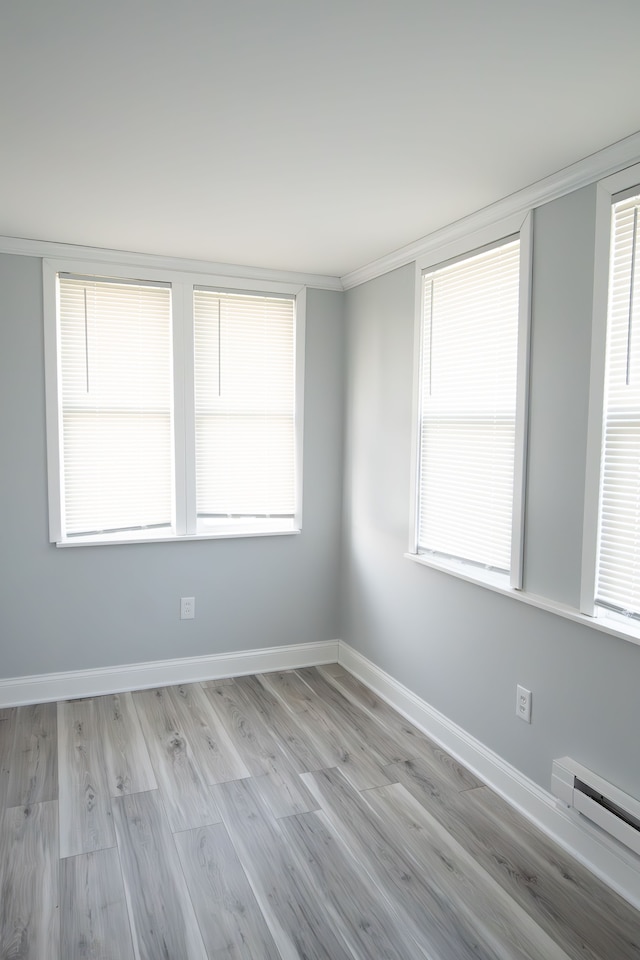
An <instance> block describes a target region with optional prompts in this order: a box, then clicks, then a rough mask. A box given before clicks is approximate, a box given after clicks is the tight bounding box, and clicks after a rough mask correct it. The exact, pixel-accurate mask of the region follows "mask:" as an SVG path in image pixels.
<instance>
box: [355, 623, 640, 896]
mask: <svg viewBox="0 0 640 960" xmlns="http://www.w3.org/2000/svg"><path fill="white" fill-rule="evenodd" d="M338 662H339V663H340V664H342V666H344V667H345V669H347V670H349V672H350V673H352V674H353V675H354V676H356V677H358V679H359V680H361V681H362V682H363V683H365V684H366V685H367V686H368V687H370V689H371V690H373V691H375V693H377V694H378V695H379V696H380V697H381V698H382V699H383V700H385V701H386V702H387V703H389V704H390V705H391V706H392V707H393V708H394V710H397V711H398V713H401V714H402V715H403V716H404V717H406V718H407V719H408V720H410V721H411V722H412V723H413V724H415V726H417V727H418V728H419V729H420V730H423V731H424V733H426V734H427V735H428V736H429V737H431V738H432V739H433V740H435V741H436V742H437V743H439V744H440V745H441V746H442V747H443V748H444V749H445V750H446V751H447V752H448V753H450V754H451V755H452V756H454V757H455V758H456V759H457V760H459V761H460V762H461V763H463V764H464V765H465V766H466V767H468V768H469V769H470V770H472V771H473V773H475V774H476V775H477V776H478V777H479V778H480V779H481V780H482V781H483V782H484V783H486V784H487V785H488V786H489V787H491V788H492V789H493V790H495V791H496V793H498V794H499V795H500V796H501V797H503V799H505V800H506V801H507V802H508V803H509V804H511V806H513V807H515V809H516V810H518V811H519V812H520V813H522V814H523V815H524V816H525V817H526V818H527V819H528V820H530V821H531V822H532V823H534V824H535V825H536V826H537V827H539V828H540V829H541V830H542V831H543V832H544V833H546V834H547V836H549V837H550V838H551V839H552V840H554V841H555V842H556V843H558V844H559V845H560V846H561V847H562V848H563V849H564V850H566V851H567V852H568V853H569V854H571V856H573V857H575V858H576V860H578V861H579V862H580V863H582V864H583V865H584V866H585V867H587V868H588V869H589V870H591V872H592V873H594V874H595V875H596V876H597V877H599V878H600V879H601V880H602V881H603V882H604V883H606V884H607V885H608V886H610V887H611V888H612V889H613V890H615V891H616V893H619V894H620V896H622V897H624V898H625V900H627V901H628V902H629V903H631V904H632V905H633V906H634V907H636V908H637V909H640V872H639V871H640V858H638V857H636V856H634V854H632V853H631V852H629V851H627V850H626V848H625V847H623V846H622V845H621V844H619V843H617V842H616V841H615V840H612V839H611V838H609V837H608V836H607V834H605V833H604V831H602V830H600V829H599V828H598V827H596V826H594V825H593V824H591V823H590V822H589V821H588V820H586V819H585V818H584V817H581V816H580V815H579V814H576V813H573V812H572V811H570V810H568V809H567V808H566V807H564V806H563V805H561V804H559V803H558V802H556V800H555V798H554V797H553V796H552V795H551V793H549V792H548V791H546V790H543V789H542V787H539V786H538V784H536V783H534V782H533V780H530V779H529V778H528V777H526V776H525V775H524V774H523V773H521V772H520V771H519V770H517V769H516V768H515V767H514V766H512V765H511V764H510V763H507V761H506V760H504V759H503V758H502V757H500V756H499V755H498V754H497V753H495V752H494V751H493V750H490V749H489V747H486V746H485V745H484V744H483V743H481V742H480V741H479V740H476V738H475V737H473V736H472V735H471V734H470V733H467V731H466V730H464V729H463V728H462V727H460V726H458V724H456V723H454V722H453V721H452V720H449V719H448V717H445V716H444V714H442V713H440V711H438V710H436V709H435V708H434V707H432V706H431V705H430V704H428V703H427V702H426V701H425V700H422V699H421V698H420V697H418V696H417V695H416V694H415V693H413V691H411V690H409V688H408V687H405V686H404V685H403V684H401V683H399V682H398V681H397V680H395V679H394V678H393V677H392V676H391V675H390V674H388V673H386V672H385V671H384V670H381V669H380V667H378V666H376V664H374V663H373V662H372V661H371V660H368V659H367V658H366V657H364V656H363V655H362V654H361V653H358V651H356V650H354V649H353V647H350V646H349V645H348V644H347V643H344V641H340V643H339V655H338ZM549 775H551V773H550V774H549Z"/></svg>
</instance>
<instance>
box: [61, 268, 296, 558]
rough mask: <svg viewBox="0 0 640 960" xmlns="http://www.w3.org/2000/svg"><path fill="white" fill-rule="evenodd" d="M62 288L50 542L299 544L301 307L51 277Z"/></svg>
mask: <svg viewBox="0 0 640 960" xmlns="http://www.w3.org/2000/svg"><path fill="white" fill-rule="evenodd" d="M45 279H47V273H46V272H45ZM49 280H50V282H51V285H52V287H53V286H55V294H56V305H55V308H53V307H52V308H50V310H49V314H50V316H49V324H50V329H49V332H48V336H47V344H48V347H47V377H48V404H49V409H48V432H49V438H48V439H49V459H50V512H51V538H52V539H53V540H55V541H56V542H64V543H70V542H110V541H118V540H137V539H154V538H155V539H164V538H166V539H172V538H173V537H179V536H198V535H204V536H207V535H208V536H216V535H222V536H225V535H226V536H228V535H234V534H248V535H250V534H256V533H286V532H294V531H295V530H296V529H297V527H298V526H299V496H298V490H299V483H300V477H299V469H298V451H299V439H300V438H299V429H298V426H299V422H298V421H299V413H300V404H299V402H298V396H297V394H299V392H300V388H301V384H300V382H299V381H300V377H299V376H297V373H299V370H300V366H299V364H298V362H297V359H296V358H297V356H299V351H300V349H301V347H302V343H301V322H300V317H298V315H297V314H298V311H297V309H296V307H297V303H296V296H295V295H293V294H292V293H289V292H285V293H282V294H281V293H279V292H273V293H265V294H262V293H254V292H251V291H250V290H244V289H243V290H228V289H219V288H214V287H207V286H202V285H198V284H194V283H193V282H191V281H190V280H186V279H185V278H184V277H174V278H171V279H168V280H166V281H164V280H152V279H150V280H145V281H139V280H132V279H128V278H125V277H123V276H117V277H95V276H87V275H83V274H72V273H68V272H63V271H60V270H55V269H53V268H52V267H50V269H49ZM52 353H55V356H52Z"/></svg>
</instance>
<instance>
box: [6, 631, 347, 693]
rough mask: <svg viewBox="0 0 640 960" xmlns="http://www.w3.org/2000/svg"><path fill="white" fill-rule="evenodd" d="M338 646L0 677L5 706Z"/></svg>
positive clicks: (263, 663) (301, 659) (196, 675)
mask: <svg viewBox="0 0 640 960" xmlns="http://www.w3.org/2000/svg"><path fill="white" fill-rule="evenodd" d="M338 646H339V641H338V640H318V641H314V642H312V643H292V644H289V645H287V646H282V647H265V648H264V649H262V650H260V649H258V650H240V651H238V652H237V653H213V654H210V655H208V656H204V657H183V658H179V659H176V660H154V661H150V662H148V663H127V664H123V665H121V666H115V667H98V668H96V669H94V670H73V671H70V672H69V673H45V674H40V675H34V676H30V677H12V678H9V679H6V680H0V707H15V706H19V705H21V704H25V703H45V702H47V701H50V700H69V699H72V698H76V697H95V696H101V695H102V694H107V693H121V692H122V691H124V690H144V689H146V688H148V687H157V686H171V685H172V684H176V683H195V682H197V681H199V680H219V679H221V678H223V677H240V676H243V675H245V674H253V673H268V672H271V671H274V670H297V669H298V668H300V667H313V666H316V665H318V664H321V663H335V662H336V660H337V659H338Z"/></svg>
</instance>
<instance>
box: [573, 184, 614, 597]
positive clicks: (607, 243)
mask: <svg viewBox="0 0 640 960" xmlns="http://www.w3.org/2000/svg"><path fill="white" fill-rule="evenodd" d="M610 247H611V192H610V191H609V190H608V189H607V188H606V187H604V186H603V184H601V183H600V184H598V188H597V194H596V221H595V250H594V263H593V306H592V315H591V370H590V377H589V412H588V417H587V453H586V461H585V485H584V512H583V519H582V569H581V575H580V610H581V611H582V612H583V613H585V614H586V615H587V616H593V614H594V611H595V589H596V565H597V562H598V531H599V526H600V479H601V469H602V427H603V423H602V415H603V410H604V380H605V368H606V345H607V313H608V303H609V260H610Z"/></svg>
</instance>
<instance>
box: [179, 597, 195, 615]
mask: <svg viewBox="0 0 640 960" xmlns="http://www.w3.org/2000/svg"><path fill="white" fill-rule="evenodd" d="M195 615H196V598H195V597H180V619H181V620H194V619H195Z"/></svg>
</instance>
